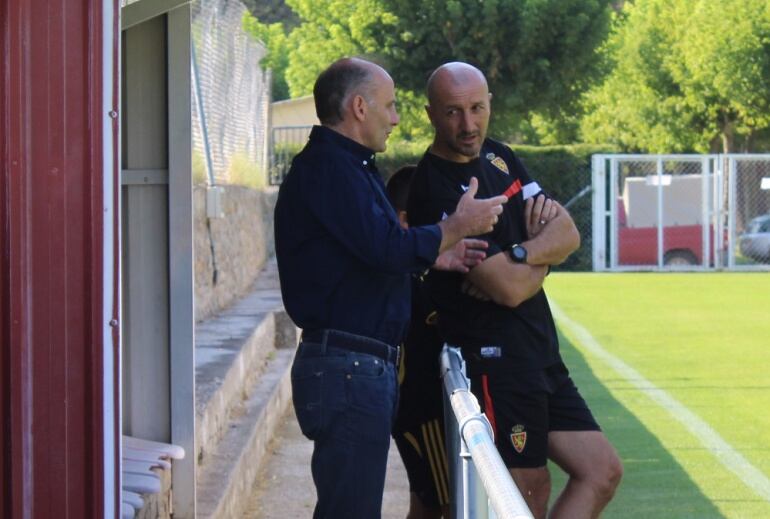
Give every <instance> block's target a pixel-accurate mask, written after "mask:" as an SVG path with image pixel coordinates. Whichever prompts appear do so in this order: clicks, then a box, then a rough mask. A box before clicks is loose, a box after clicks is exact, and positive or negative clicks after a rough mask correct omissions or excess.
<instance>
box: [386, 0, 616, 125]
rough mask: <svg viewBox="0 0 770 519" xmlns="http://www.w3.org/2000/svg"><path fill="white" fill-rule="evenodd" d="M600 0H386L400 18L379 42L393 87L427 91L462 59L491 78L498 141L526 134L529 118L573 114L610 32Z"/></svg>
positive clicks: (605, 7) (605, 8)
mask: <svg viewBox="0 0 770 519" xmlns="http://www.w3.org/2000/svg"><path fill="white" fill-rule="evenodd" d="M609 3H610V2H609V1H603V0H526V1H522V0H485V1H483V2H482V1H479V0H429V1H425V2H421V3H420V8H419V9H415V4H414V2H412V1H411V0H382V4H383V5H384V6H385V8H386V9H387V10H388V11H390V12H391V13H393V14H394V15H395V16H396V22H395V23H394V25H393V26H392V27H384V26H375V27H374V28H373V29H374V30H375V31H374V32H373V34H374V37H375V38H376V40H377V41H378V43H379V47H380V49H381V52H382V53H383V55H385V56H386V57H387V59H388V65H389V69H390V70H391V72H392V74H393V76H394V79H395V80H396V83H397V84H399V85H401V86H402V87H404V88H408V89H411V90H415V91H422V90H423V89H424V87H425V81H426V79H427V77H428V75H429V74H430V72H431V71H432V70H433V69H435V68H436V67H437V66H439V65H441V64H442V63H445V62H447V61H454V60H461V61H466V62H469V63H472V64H474V65H476V66H478V67H479V68H480V69H481V70H482V71H484V72H485V73H486V75H487V78H488V80H489V84H490V90H491V91H492V92H493V93H494V96H495V97H494V100H493V106H494V109H495V111H496V113H497V114H498V117H496V118H495V120H494V121H493V130H494V133H495V134H497V135H503V136H512V135H514V134H516V133H521V125H522V124H523V121H525V120H526V119H527V117H528V115H529V114H531V113H540V114H542V115H543V116H549V117H552V118H555V117H558V116H559V115H560V110H562V111H567V112H571V111H572V110H573V109H574V107H575V102H576V101H577V100H578V99H579V96H580V94H581V93H582V92H583V91H585V90H586V89H587V87H589V86H590V84H591V80H592V78H593V77H594V76H595V70H596V66H597V65H598V62H597V56H596V53H595V49H596V48H597V46H599V45H600V44H601V43H602V42H603V41H604V39H605V37H606V35H607V33H608V30H609V20H610V16H609V12H610V9H609Z"/></svg>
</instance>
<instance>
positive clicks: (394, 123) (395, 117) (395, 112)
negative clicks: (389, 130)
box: [390, 110, 401, 126]
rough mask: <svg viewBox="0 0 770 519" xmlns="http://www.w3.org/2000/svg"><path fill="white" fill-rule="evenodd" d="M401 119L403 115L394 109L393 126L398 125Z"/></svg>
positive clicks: (391, 116)
mask: <svg viewBox="0 0 770 519" xmlns="http://www.w3.org/2000/svg"><path fill="white" fill-rule="evenodd" d="M400 120H401V117H400V116H399V115H398V112H397V111H395V110H393V113H392V114H391V115H390V124H391V126H395V125H397V124H398V122H399V121H400Z"/></svg>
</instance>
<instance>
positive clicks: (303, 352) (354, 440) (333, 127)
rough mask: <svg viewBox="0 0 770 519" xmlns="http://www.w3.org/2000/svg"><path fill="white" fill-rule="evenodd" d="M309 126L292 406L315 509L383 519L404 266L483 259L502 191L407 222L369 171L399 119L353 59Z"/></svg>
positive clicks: (407, 269) (300, 198)
mask: <svg viewBox="0 0 770 519" xmlns="http://www.w3.org/2000/svg"><path fill="white" fill-rule="evenodd" d="M313 95H314V97H315V103H316V112H317V114H318V119H319V120H320V121H321V124H322V126H316V127H314V128H313V130H312V132H311V134H310V139H309V142H308V143H307V145H306V146H305V148H304V149H303V150H302V151H301V152H300V153H299V154H298V155H297V157H296V158H295V159H294V162H293V163H292V167H291V170H290V171H289V174H288V175H287V177H286V179H285V180H284V182H283V184H282V186H281V190H280V193H279V196H278V203H277V205H276V209H275V240H276V255H277V258H278V269H279V274H280V279H281V290H282V293H283V299H284V304H285V306H286V309H287V311H288V313H289V315H290V316H291V318H292V319H293V320H294V322H295V323H296V324H297V325H298V326H299V327H301V328H302V329H303V334H302V340H301V343H300V345H299V349H298V351H297V357H296V359H295V361H294V365H293V367H292V390H293V398H294V409H295V411H296V413H297V419H298V421H299V424H300V427H301V428H302V432H303V433H304V434H305V435H306V436H307V437H308V438H310V439H311V440H313V441H314V442H315V446H314V451H313V458H312V463H311V467H312V473H313V480H314V482H315V485H316V490H317V493H318V502H317V504H316V508H315V513H314V517H315V518H321V517H324V518H335V519H336V518H366V519H370V518H377V517H380V508H381V505H382V492H383V488H384V483H385V466H386V462H387V453H388V448H389V445H390V430H391V424H392V420H393V416H394V412H395V406H396V401H397V381H396V358H397V352H398V348H397V345H398V344H399V343H400V342H401V340H402V338H403V336H404V333H405V331H406V327H407V325H408V320H409V314H410V300H409V298H410V283H409V274H411V273H419V272H422V271H424V270H425V269H427V268H429V267H431V266H436V267H438V268H447V269H455V270H460V271H467V270H468V267H469V266H473V265H474V264H476V263H478V262H479V261H480V259H482V258H483V253H481V252H475V253H474V252H473V251H472V250H471V249H469V247H468V246H467V245H468V244H467V243H466V242H465V241H463V240H462V239H463V238H464V237H466V236H473V235H479V234H483V233H485V232H488V231H489V230H491V228H492V226H493V225H494V223H496V222H497V218H498V215H499V214H500V213H501V212H502V204H503V203H504V202H505V201H506V198H505V197H503V196H500V197H495V198H490V199H486V200H476V199H475V198H474V196H475V193H476V189H477V185H478V183H477V182H476V180H475V179H472V180H471V182H470V184H469V188H468V192H467V193H466V195H465V196H463V197H462V198H461V199H460V201H459V203H458V204H457V208H456V209H455V211H454V213H453V214H452V215H449V216H447V217H446V218H445V219H443V220H442V221H441V222H439V223H437V224H435V225H429V226H425V227H412V228H410V229H409V230H404V229H402V228H401V226H400V225H399V222H398V218H397V217H396V213H395V211H394V210H393V208H392V207H391V205H390V203H389V202H388V199H387V196H386V195H385V189H384V184H383V182H382V179H381V178H380V175H379V173H378V172H377V168H376V167H375V157H374V154H375V152H380V151H384V150H385V143H386V141H387V138H388V136H389V135H390V132H391V131H392V129H393V127H394V126H395V125H396V124H397V123H398V114H397V113H396V101H395V94H394V86H393V81H392V79H391V78H390V76H389V75H388V73H387V72H386V71H385V70H384V69H382V68H381V67H379V66H377V65H375V64H373V63H370V62H368V61H365V60H361V59H357V58H345V59H342V60H339V61H337V62H335V63H333V64H332V65H331V66H330V67H329V68H328V69H326V70H325V71H324V72H322V73H321V75H320V76H319V77H318V79H317V81H316V84H315V87H314V89H313Z"/></svg>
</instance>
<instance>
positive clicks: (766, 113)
mask: <svg viewBox="0 0 770 519" xmlns="http://www.w3.org/2000/svg"><path fill="white" fill-rule="evenodd" d="M606 56H607V57H608V59H609V60H610V61H611V63H612V64H613V66H614V68H613V70H612V72H611V73H610V74H609V75H608V76H607V78H606V81H605V82H604V83H603V84H602V85H601V86H599V87H597V88H596V89H594V90H592V91H591V92H590V93H589V94H588V95H587V96H586V100H587V104H586V107H587V109H586V113H588V114H589V115H588V116H586V117H585V119H584V120H583V122H582V125H581V128H582V132H583V135H584V137H585V139H586V140H587V141H589V142H613V143H617V144H619V145H621V146H622V147H624V148H626V149H632V150H633V149H638V150H646V151H653V152H678V151H699V152H705V151H709V150H711V151H716V150H717V149H719V148H721V149H722V151H724V152H731V151H733V150H734V149H735V148H736V145H737V144H739V145H740V147H741V148H743V149H744V150H748V149H749V148H750V147H751V143H752V139H753V138H754V136H756V135H762V134H764V133H766V132H764V130H765V129H767V128H768V126H770V4H768V3H767V1H766V0H646V1H639V2H636V3H634V4H631V3H628V4H626V6H625V8H624V12H623V15H622V17H621V18H620V19H619V22H618V24H617V26H616V29H615V30H614V31H613V34H612V36H611V37H610V40H609V42H608V45H607V47H606Z"/></svg>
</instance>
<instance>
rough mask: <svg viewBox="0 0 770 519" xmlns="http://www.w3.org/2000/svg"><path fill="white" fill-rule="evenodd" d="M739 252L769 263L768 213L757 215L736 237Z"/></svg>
mask: <svg viewBox="0 0 770 519" xmlns="http://www.w3.org/2000/svg"><path fill="white" fill-rule="evenodd" d="M738 247H739V248H740V250H741V254H743V255H744V256H746V257H747V258H751V259H753V260H754V261H758V262H761V263H770V214H764V215H762V216H757V217H756V218H754V219H753V220H751V221H750V222H749V225H747V226H746V231H745V232H744V233H743V234H741V235H740V237H739V238H738Z"/></svg>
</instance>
